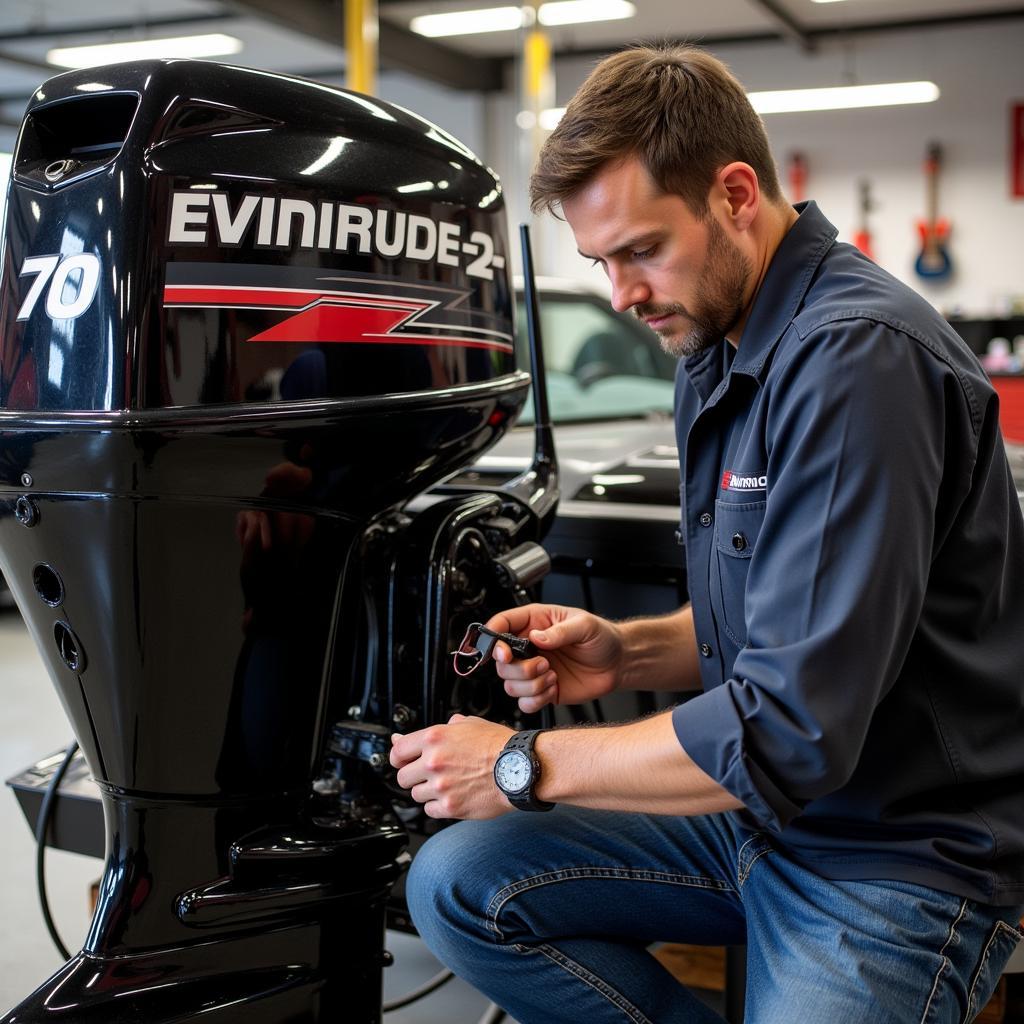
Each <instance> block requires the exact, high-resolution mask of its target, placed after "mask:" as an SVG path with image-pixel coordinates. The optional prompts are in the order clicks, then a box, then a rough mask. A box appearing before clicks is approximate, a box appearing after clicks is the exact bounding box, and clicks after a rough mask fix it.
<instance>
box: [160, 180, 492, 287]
mask: <svg viewBox="0 0 1024 1024" xmlns="http://www.w3.org/2000/svg"><path fill="white" fill-rule="evenodd" d="M253 234H254V235H255V240H254V241H251V244H252V245H254V247H255V248H257V249H291V248H293V247H294V248H298V249H320V250H325V251H331V252H358V253H361V254H363V255H377V256H383V257H384V258H386V259H395V258H397V257H402V258H404V259H408V260H422V261H425V262H430V261H433V262H436V263H440V264H442V265H443V266H448V267H457V266H459V265H460V263H461V262H462V260H463V259H465V260H466V273H467V274H469V275H470V276H472V277H481V278H484V279H485V280H488V281H491V280H493V279H494V271H495V269H498V270H501V269H503V268H504V266H505V257H504V256H502V255H499V254H497V253H495V251H494V239H493V238H491V236H490V235H489V234H487V233H486V232H484V231H473V232H471V233H470V235H469V238H468V239H465V240H463V237H462V227H461V226H460V225H459V224H454V223H451V222H449V221H443V220H442V221H435V220H433V219H431V218H430V217H422V216H420V215H419V214H416V213H406V212H404V211H402V210H387V209H373V208H371V207H368V206H358V205H355V204H353V203H334V202H321V203H318V204H317V205H314V204H313V203H311V202H309V201H308V200H305V199H286V198H281V197H278V196H259V195H252V194H247V195H244V196H242V199H241V201H240V202H239V203H238V206H237V207H236V208H235V209H234V210H232V209H231V203H230V198H229V196H228V195H227V193H225V192H190V191H175V192H173V193H172V194H171V214H170V221H169V223H168V228H167V243H168V245H209V244H211V242H212V243H213V244H215V245H219V246H225V247H228V248H238V247H239V246H241V245H242V244H243V242H244V241H245V239H246V237H247V236H250V235H253ZM211 236H212V237H211Z"/></svg>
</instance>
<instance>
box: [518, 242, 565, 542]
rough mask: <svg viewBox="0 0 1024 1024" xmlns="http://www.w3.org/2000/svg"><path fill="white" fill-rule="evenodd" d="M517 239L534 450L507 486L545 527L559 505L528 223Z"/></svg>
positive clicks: (556, 467) (556, 471) (552, 433)
mask: <svg viewBox="0 0 1024 1024" xmlns="http://www.w3.org/2000/svg"><path fill="white" fill-rule="evenodd" d="M519 241H520V243H521V245H522V251H523V298H524V299H525V304H526V334H527V338H528V340H529V344H530V369H531V372H532V374H533V412H534V416H533V420H534V428H533V436H534V451H533V462H532V463H531V464H530V468H529V469H528V470H527V471H526V472H525V473H523V474H522V475H521V476H519V477H517V478H516V479H515V480H512V481H510V482H509V485H508V489H509V490H513V491H514V492H515V493H517V494H518V495H519V496H520V497H523V498H525V500H526V502H527V504H528V505H529V506H530V508H532V509H533V511H534V512H535V513H536V515H537V518H538V519H540V520H541V522H542V524H543V525H544V528H545V529H547V527H549V526H550V525H551V521H552V520H553V519H554V514H555V509H556V507H557V506H558V460H557V458H556V456H555V435H554V432H553V430H552V429H551V412H550V409H549V407H548V386H547V373H546V372H545V369H544V342H543V339H542V336H541V327H540V308H539V306H538V304H537V283H536V281H535V280H534V274H533V250H532V248H531V246H530V228H529V225H527V224H520V225H519Z"/></svg>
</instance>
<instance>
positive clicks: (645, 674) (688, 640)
mask: <svg viewBox="0 0 1024 1024" xmlns="http://www.w3.org/2000/svg"><path fill="white" fill-rule="evenodd" d="M617 625H618V628H619V631H620V633H621V636H622V642H623V645H624V647H625V650H624V652H623V658H622V665H623V669H622V673H621V675H620V677H619V681H618V689H620V690H699V689H700V687H701V679H700V668H699V662H698V657H697V634H696V632H695V630H694V627H693V610H692V608H691V607H690V605H686V606H685V607H683V608H680V609H679V611H677V612H673V613H672V614H671V615H661V616H658V617H657V618H647V619H632V620H629V621H626V622H620V623H618V624H617Z"/></svg>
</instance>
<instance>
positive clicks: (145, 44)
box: [46, 32, 242, 68]
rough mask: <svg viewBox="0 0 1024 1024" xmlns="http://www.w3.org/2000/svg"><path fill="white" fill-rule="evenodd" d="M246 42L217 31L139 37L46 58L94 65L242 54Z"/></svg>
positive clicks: (53, 53) (63, 49)
mask: <svg viewBox="0 0 1024 1024" xmlns="http://www.w3.org/2000/svg"><path fill="white" fill-rule="evenodd" d="M241 49H242V41H241V40H240V39H236V38H235V37H234V36H226V35H224V34H223V33H220V32H213V33H210V34H209V35H203V36H172V37H170V38H167V39H138V40H133V41H131V42H127V43H99V44H98V45H95V46H64V47H58V48H57V49H55V50H50V51H49V53H47V55H46V60H47V62H48V63H50V64H56V65H57V66H58V67H62V68H93V67H97V66H98V65H100V64H116V63H118V62H120V61H126V60H149V59H155V58H161V57H165V58H166V57H221V56H226V55H227V54H231V53H238V52H239V50H241Z"/></svg>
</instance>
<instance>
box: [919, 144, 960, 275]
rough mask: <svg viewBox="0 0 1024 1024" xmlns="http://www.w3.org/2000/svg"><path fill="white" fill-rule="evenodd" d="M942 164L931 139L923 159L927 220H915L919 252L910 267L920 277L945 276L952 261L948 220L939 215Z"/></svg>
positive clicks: (940, 150)
mask: <svg viewBox="0 0 1024 1024" xmlns="http://www.w3.org/2000/svg"><path fill="white" fill-rule="evenodd" d="M941 165H942V147H941V146H940V145H939V144H938V143H937V142H933V143H932V144H931V145H930V146H929V147H928V156H927V157H926V159H925V162H924V174H925V197H926V209H927V220H922V221H918V222H917V230H918V233H919V234H920V236H921V253H920V255H919V256H918V257H917V262H916V263H915V264H914V269H915V270H916V271H917V273H918V275H919V276H920V277H924V278H927V279H929V280H932V281H936V280H941V279H943V278H946V277H949V275H950V274H951V273H952V271H953V261H952V260H951V259H950V258H949V251H948V250H947V249H946V245H945V243H946V241H947V240H948V239H949V232H950V227H949V221H948V220H946V219H945V218H940V217H939V168H940V167H941Z"/></svg>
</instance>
